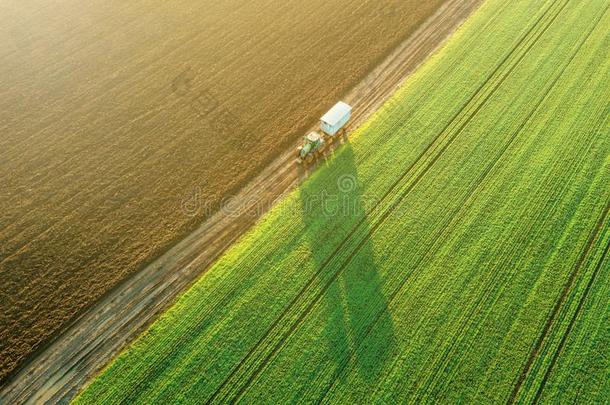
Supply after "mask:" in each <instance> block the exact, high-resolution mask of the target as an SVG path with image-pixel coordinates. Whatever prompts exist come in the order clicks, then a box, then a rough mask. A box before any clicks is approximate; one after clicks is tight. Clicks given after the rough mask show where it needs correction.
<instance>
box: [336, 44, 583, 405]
mask: <svg viewBox="0 0 610 405" xmlns="http://www.w3.org/2000/svg"><path fill="white" fill-rule="evenodd" d="M581 47H582V44H581V45H580V46H577V49H576V51H575V52H574V54H573V56H572V57H571V58H569V61H568V62H567V63H566V64H565V66H564V68H563V69H562V70H561V72H559V74H558V75H557V76H556V77H555V79H552V80H551V83H550V85H548V86H546V90H545V91H543V92H542V94H543V96H542V97H541V98H540V100H539V101H538V103H537V104H536V105H535V106H534V108H533V109H532V110H531V111H530V113H529V114H528V116H527V117H526V118H525V120H524V121H523V122H522V123H521V124H520V125H519V127H518V128H517V129H516V130H515V131H514V132H513V133H512V134H511V135H510V136H509V142H508V143H506V144H505V145H504V147H503V149H502V151H501V152H500V154H499V155H498V157H497V158H496V160H495V161H494V162H493V163H492V164H491V166H490V167H489V168H488V170H487V172H485V173H484V176H483V177H486V176H487V173H488V171H491V170H492V169H493V168H494V166H496V165H497V163H498V162H499V161H500V160H501V158H502V156H503V155H504V154H505V152H506V151H507V150H508V149H509V148H510V146H511V145H512V144H514V141H515V140H516V139H517V138H518V135H519V134H520V133H521V132H522V131H523V129H524V127H525V126H526V125H527V124H528V122H530V121H531V119H532V118H533V116H534V115H535V114H536V113H537V112H538V111H539V110H540V107H541V106H542V104H543V102H544V101H545V100H546V99H547V98H548V95H549V93H550V92H551V90H552V89H553V88H554V87H555V86H556V84H557V82H558V81H559V79H560V78H561V76H562V75H563V74H564V72H565V71H566V70H567V68H568V66H569V65H570V63H571V62H572V60H573V59H574V56H575V54H576V53H578V51H579V50H580V49H581ZM484 180H485V178H483V179H481V180H480V182H479V184H477V186H476V187H475V190H473V193H472V194H471V195H470V196H469V197H467V199H466V200H468V201H466V200H464V201H462V202H461V203H460V205H459V207H460V208H459V209H458V210H457V212H455V213H454V214H452V218H451V219H450V221H448V222H447V223H445V224H444V225H443V226H442V228H443V229H444V231H443V232H440V233H439V234H438V235H436V236H435V237H434V238H433V239H434V240H436V241H438V240H439V239H442V237H443V235H447V234H450V233H451V232H452V230H453V227H454V226H455V225H456V224H457V221H456V220H457V218H458V217H459V215H460V213H461V212H463V211H465V210H467V208H468V205H469V204H470V202H471V201H472V198H471V197H474V196H475V194H476V191H477V190H476V188H481V186H482V183H483V181H484ZM566 188H567V184H564V187H563V188H562V189H563V190H565V189H566ZM551 202H552V201H551ZM553 205H554V206H555V205H556V204H553ZM542 211H543V212H548V211H547V210H546V209H545V210H542ZM543 212H539V214H538V216H537V218H539V217H541V216H542V213H543ZM439 246H440V244H439ZM435 253H436V251H434V250H433V246H431V247H430V248H429V249H428V250H427V251H426V252H425V254H424V256H423V257H422V258H421V259H420V260H418V261H417V263H416V264H415V265H414V267H417V266H418V265H419V264H420V263H422V262H424V260H427V259H430V258H431V257H432V256H433V255H434V254H435ZM406 281H407V280H404V281H403V282H402V283H401V285H400V287H399V288H398V289H397V290H396V292H397V293H398V292H400V290H401V289H402V287H403V286H404V285H405V284H406ZM491 287H492V286H488V289H489V290H491V289H492V288H491ZM485 291H487V290H485ZM485 291H484V292H483V293H482V294H480V296H479V301H478V303H477V304H476V308H478V307H480V305H481V302H482V301H483V299H484V298H485V296H486V293H485ZM395 295H396V294H393V295H392V296H391V297H390V299H389V301H388V302H389V303H391V302H392V301H393V300H394V296H395ZM476 308H473V309H472V311H471V313H470V314H469V315H468V317H467V319H465V320H464V321H463V322H462V326H461V327H458V328H456V333H455V334H456V335H457V334H458V333H460V332H463V331H464V330H463V326H464V325H466V324H468V323H469V321H470V317H472V316H473V314H474V313H476ZM381 312H382V311H381ZM380 316H381V313H378V317H380ZM376 322H377V320H375V321H374V322H373V324H371V325H370V326H369V328H367V331H366V332H365V334H364V335H363V336H362V340H360V342H363V341H364V340H365V339H366V338H367V337H368V335H369V334H370V332H371V331H372V330H373V329H374V326H373V325H374V324H375V323H376ZM450 340H452V345H451V346H450V347H449V348H447V349H446V350H445V354H444V355H443V356H441V358H439V359H438V361H437V363H435V365H434V366H432V367H431V369H433V370H437V372H436V374H438V373H439V372H438V369H439V367H441V364H438V363H442V364H444V366H443V367H445V365H446V361H445V360H446V359H447V356H448V353H450V352H451V351H452V350H453V347H454V346H455V345H457V342H456V341H455V340H454V339H450ZM348 360H349V359H347V360H346V361H348ZM345 366H346V364H343V365H342V367H345ZM340 373H341V371H339V373H338V374H340ZM430 378H432V381H430ZM430 378H428V379H427V380H426V382H425V383H424V384H425V385H426V388H427V387H428V386H429V385H430V384H431V383H433V382H434V381H435V379H436V378H435V377H430ZM329 389H330V387H329ZM418 391H419V390H418ZM424 392H426V391H425V390H424ZM420 399H421V398H418V400H417V402H419V400H420Z"/></svg>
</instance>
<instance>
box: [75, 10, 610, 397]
mask: <svg viewBox="0 0 610 405" xmlns="http://www.w3.org/2000/svg"><path fill="white" fill-rule="evenodd" d="M607 8H608V3H607V2H604V1H597V0H589V1H580V2H577V1H574V0H547V1H534V0H530V1H519V2H514V1H510V0H490V1H488V2H486V3H485V4H484V5H483V6H482V8H481V9H480V10H479V11H478V12H477V13H476V14H475V15H474V16H473V17H472V18H471V19H470V20H469V21H468V22H467V24H466V25H465V26H464V27H463V28H462V29H461V30H460V31H458V33H456V34H455V36H454V37H453V38H452V39H451V41H450V42H449V43H448V44H447V45H446V46H445V47H444V48H443V50H442V51H441V52H439V53H438V54H437V55H435V56H434V57H433V58H432V59H431V60H430V61H429V62H428V63H426V65H424V66H423V67H422V68H421V69H420V70H419V71H418V72H417V73H416V74H415V75H414V76H413V77H412V78H411V79H410V80H409V81H408V82H407V83H406V85H405V86H404V87H403V88H401V89H400V90H399V91H398V93H397V94H396V95H395V96H394V97H393V98H392V99H391V100H390V101H389V102H388V103H386V105H384V107H383V108H382V109H381V110H380V111H378V112H377V113H376V114H375V115H374V116H373V117H372V118H371V119H370V120H369V122H367V123H366V124H365V125H364V126H363V127H362V128H360V129H359V130H358V131H357V132H356V133H355V134H353V136H352V137H351V141H350V143H349V144H347V145H344V146H342V147H341V148H340V149H339V150H338V151H337V152H336V153H335V155H334V156H333V157H332V158H330V159H328V161H326V162H325V163H324V165H323V167H322V168H321V169H319V170H318V171H317V172H316V173H314V174H313V175H312V176H311V178H310V179H308V180H307V181H306V182H305V183H304V184H303V185H301V186H300V187H299V188H298V189H297V190H296V191H294V192H293V193H291V194H290V195H289V196H287V197H286V198H285V199H284V200H283V201H281V202H280V203H279V204H278V205H277V206H276V207H275V208H274V209H273V210H271V211H270V212H269V213H268V214H267V215H266V216H265V217H264V218H263V219H262V220H261V221H260V222H259V223H258V224H257V226H256V227H255V228H254V229H253V230H252V231H250V232H249V233H248V234H247V235H246V236H245V237H243V238H242V240H240V241H239V242H238V243H237V244H236V245H235V246H234V247H233V248H232V249H231V250H230V251H229V252H227V254H225V255H224V256H223V257H222V258H221V259H220V260H219V261H218V262H217V263H216V264H215V265H214V266H213V267H212V268H211V269H210V270H209V271H208V272H207V273H206V274H205V275H204V276H203V277H202V278H201V279H200V280H199V281H198V282H197V283H196V284H195V285H194V286H193V287H192V288H191V289H190V290H189V291H187V292H186V293H185V294H184V295H183V296H182V297H181V298H180V299H179V300H178V302H177V303H176V304H175V305H174V307H172V308H171V309H170V310H169V311H168V312H167V313H166V314H164V315H163V316H162V317H161V318H160V319H159V320H158V321H157V322H156V323H155V324H154V325H153V326H152V327H151V328H150V329H149V330H148V331H147V332H146V333H144V334H143V336H142V337H141V338H140V339H138V340H137V341H136V342H135V343H134V344H133V345H132V346H131V347H130V348H129V349H128V350H126V351H125V352H124V353H123V354H122V355H121V356H119V357H118V358H117V359H116V360H115V361H114V362H113V363H112V364H111V365H110V366H109V367H108V368H107V369H106V370H105V371H104V372H103V373H102V374H101V375H100V376H99V377H98V378H97V379H96V380H94V382H93V383H92V384H91V385H90V386H89V387H88V388H87V389H86V390H85V391H84V392H83V393H82V394H81V396H80V397H79V398H78V399H77V401H81V402H98V401H99V402H103V401H110V400H122V401H125V402H150V401H157V402H175V401H185V402H207V401H209V402H230V401H234V400H239V399H242V400H244V401H246V402H249V401H257V402H274V403H278V402H290V401H305V402H308V401H320V400H325V401H329V402H369V401H370V400H375V401H385V402H395V401H416V400H418V401H424V402H439V401H450V402H453V401H460V400H461V401H468V402H473V401H474V402H506V401H507V400H509V401H524V402H531V401H533V400H536V399H544V400H549V401H550V400H556V399H557V398H561V399H562V400H569V399H574V398H577V396H578V399H580V400H598V401H599V400H601V399H602V398H604V395H606V396H608V395H609V394H610V387H609V386H608V384H607V383H606V384H605V385H604V384H603V383H600V384H597V385H595V384H594V383H595V382H598V383H599V382H600V381H604V378H605V377H606V376H607V373H608V366H609V365H610V358H609V355H608V353H607V350H606V352H603V350H604V343H607V342H608V339H609V338H610V330H608V328H607V321H608V311H607V309H608V308H607V302H605V301H604V294H606V295H605V296H606V297H607V293H608V288H610V287H609V285H610V279H609V277H610V275H609V274H608V273H609V271H608V257H607V256H608V252H607V246H608V243H609V238H610V235H609V233H610V221H609V220H608V218H607V215H608V213H607V207H608V201H609V200H608V199H609V198H610V188H609V187H608V186H607V185H608V182H609V181H610V158H609V155H610V137H608V120H607V118H608V115H609V112H610V110H609V105H608V100H609V99H610V86H607V83H609V82H610V80H609V79H610V77H609V73H610V70H609V69H610V61H609V60H608V58H607V53H608V49H610V45H609V41H610V34H609V33H608V32H607V30H605V29H604V27H607V26H609V25H610V14H608V12H607ZM603 83H605V84H606V85H605V86H603V85H601V84H603ZM604 305H605V307H604ZM604 311H605V312H604ZM584 331H589V332H588V333H589V334H591V335H593V336H594V337H595V339H594V341H591V342H590V341H587V340H586V335H584V333H585V332H584ZM581 345H582V347H583V349H584V350H585V353H586V356H588V359H589V360H588V361H587V360H585V359H581V357H580V356H581V355H583V353H580V352H579V351H578V350H579V347H580V346H581ZM606 347H607V346H606ZM600 351H602V352H603V353H602V354H601V355H600V354H599V352H600ZM564 356H569V358H575V359H578V361H567V360H565V361H564V360H563V358H564ZM592 358H595V359H596V360H598V359H600V358H601V360H600V361H601V362H602V363H601V364H596V365H591V364H590V363H591V362H592V361H593V360H592ZM573 364H581V365H582V366H581V367H579V368H577V369H574V368H573V367H572V365H573ZM583 370H584V371H583ZM585 371H588V372H590V373H591V374H592V375H587V374H586V373H585ZM574 373H576V374H578V375H579V376H580V377H581V378H580V379H579V380H578V381H576V382H575V381H574V380H573V379H572V378H570V376H572V375H573V374H574ZM604 373H606V374H604ZM606 380H607V379H606ZM564 386H568V387H569V390H565V389H563V387H564ZM594 387H596V389H593V388H594ZM600 387H601V388H600Z"/></svg>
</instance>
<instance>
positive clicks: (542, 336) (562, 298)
mask: <svg viewBox="0 0 610 405" xmlns="http://www.w3.org/2000/svg"><path fill="white" fill-rule="evenodd" d="M609 8H610V4H609V5H608V6H607V7H606V8H605V9H604V11H603V13H601V15H600V16H599V18H598V20H597V21H596V23H595V24H594V25H593V27H592V28H591V30H590V31H589V32H588V33H587V35H586V36H585V37H584V39H583V41H582V42H581V44H580V46H579V49H580V48H581V47H582V45H583V44H584V43H585V42H587V40H588V39H589V38H590V37H591V35H592V33H593V32H594V31H595V28H597V25H598V24H599V22H600V21H601V19H602V18H603V16H604V15H605V14H606V12H607V11H608V9H609ZM574 57H575V55H574V56H573V58H572V59H574ZM609 211H610V199H609V200H608V203H607V205H606V208H605V210H604V212H603V214H602V216H601V217H600V220H599V222H598V223H597V224H596V226H595V229H594V231H593V233H592V234H591V236H590V238H589V240H588V242H587V244H586V245H585V247H584V250H583V251H582V252H581V255H580V257H579V259H578V260H577V262H576V265H575V267H574V270H573V271H572V273H571V274H570V277H569V278H568V281H567V283H566V285H565V287H564V289H563V291H562V294H561V296H560V297H559V300H558V301H557V303H556V304H555V306H554V308H553V310H552V312H551V315H550V316H549V318H548V319H547V322H546V324H545V326H544V329H543V330H542V333H541V334H540V336H539V337H538V340H537V341H536V344H535V346H534V348H533V349H532V351H531V352H530V354H529V356H528V359H527V361H526V363H525V366H524V368H523V369H522V372H521V374H520V375H519V377H518V379H517V382H516V384H515V387H514V390H513V392H512V393H511V396H510V397H509V399H508V401H507V403H509V404H512V403H514V402H515V400H516V398H517V395H518V394H519V391H520V390H521V386H522V385H523V383H524V381H525V378H526V377H527V375H528V373H529V371H530V369H531V367H532V365H533V362H534V360H535V359H536V357H537V356H538V353H539V351H540V349H541V348H542V345H543V343H544V341H545V339H546V337H547V335H548V334H549V332H550V330H551V328H552V326H553V324H554V323H555V321H556V317H557V316H558V314H559V310H560V309H561V308H562V306H563V304H564V302H565V300H566V298H567V297H568V295H569V292H570V290H571V289H572V287H573V285H574V282H575V280H576V276H577V274H578V273H579V270H580V268H581V267H582V265H583V262H584V260H585V259H586V257H587V256H588V255H589V253H590V251H591V250H592V247H593V245H594V243H595V241H596V239H597V237H598V234H599V233H600V232H601V230H602V227H603V225H604V223H605V222H606V220H607V217H608V212H609ZM604 255H605V254H604ZM602 261H603V257H602ZM602 261H600V266H601V262H602ZM597 270H598V269H596V272H594V274H593V276H592V279H593V278H595V276H596V274H597ZM589 287H590V286H587V290H586V291H585V294H584V295H583V298H584V297H586V294H587V292H588V289H589ZM581 306H582V302H581V303H579V306H578V309H577V311H576V313H575V315H577V314H578V311H580V307H581ZM572 323H573V322H571V323H570V325H569V328H568V330H567V331H566V333H565V335H564V336H563V338H562V344H561V346H560V347H562V345H563V342H564V340H565V338H566V336H567V334H569V330H570V329H571V327H572ZM557 355H558V352H557V353H555V355H554V357H553V361H552V365H554V363H555V361H556V356H557ZM549 372H550V368H549V369H548V370H547V373H546V374H545V378H544V380H543V381H544V382H546V378H547V377H548V373H549ZM543 386H544V383H543V384H542V385H541V387H540V390H541V389H542V387H543ZM540 390H539V391H538V392H537V394H536V398H538V396H539V395H540V394H541V391H540Z"/></svg>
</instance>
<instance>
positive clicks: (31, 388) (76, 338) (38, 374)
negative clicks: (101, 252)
mask: <svg viewBox="0 0 610 405" xmlns="http://www.w3.org/2000/svg"><path fill="white" fill-rule="evenodd" d="M480 4H481V0H455V1H454V2H450V3H448V4H447V5H446V6H444V7H442V8H441V9H440V10H439V11H438V12H437V13H436V14H435V15H433V16H432V17H431V18H430V19H429V20H428V21H426V22H425V23H424V24H423V25H422V27H421V28H420V29H418V30H417V31H416V32H415V33H414V34H413V35H412V36H411V37H409V38H408V39H406V40H405V41H404V42H403V44H401V45H400V46H399V48H398V50H397V51H396V52H394V53H393V54H392V55H391V56H390V57H389V58H388V59H387V60H391V62H390V63H386V65H385V66H382V68H380V69H375V70H374V71H373V72H372V73H371V74H370V75H369V76H368V77H367V78H366V79H365V80H364V81H363V82H362V83H361V84H359V85H358V86H356V87H355V88H354V89H353V90H352V91H351V92H350V93H349V94H347V95H346V97H345V99H346V101H348V102H352V103H353V104H355V105H357V106H358V107H359V111H357V112H356V114H354V121H353V122H352V124H351V126H352V127H354V126H357V125H359V124H361V123H363V122H364V120H366V119H367V118H368V117H369V116H370V114H371V113H373V112H374V109H375V108H377V107H378V106H379V104H381V103H382V102H383V101H384V100H385V99H387V98H388V97H389V96H390V95H391V94H392V93H393V92H394V90H395V89H396V88H397V87H398V86H399V85H400V83H401V82H402V81H404V80H405V79H406V77H408V76H409V75H410V74H411V73H412V72H413V71H414V70H415V69H416V68H417V67H418V66H419V65H420V64H421V63H422V62H423V61H424V60H425V59H426V58H427V57H428V56H429V55H430V54H431V53H432V52H434V50H435V49H437V48H438V47H439V46H440V45H441V44H442V43H444V42H445V41H446V39H447V38H448V37H449V35H451V33H453V32H454V31H455V30H456V29H457V27H459V26H460V25H461V24H462V23H463V21H464V20H465V19H466V18H467V17H468V16H469V15H470V14H471V13H472V12H473V11H474V10H475V9H476V8H477V7H478V6H479V5H480ZM414 54H416V55H417V57H414V56H413V55H414ZM387 60H386V62H387ZM382 65H383V64H382ZM394 66H398V68H393V67H394ZM386 70H389V71H394V72H398V73H397V74H396V76H395V77H392V78H391V79H388V78H387V77H386V75H385V71H386ZM371 88H372V89H373V91H370V90H367V89H371ZM360 111H361V112H360ZM337 146H338V145H337ZM295 147H296V145H294V147H291V148H290V149H289V150H288V151H287V152H286V153H284V154H282V155H281V156H279V157H278V158H277V159H276V160H275V161H273V162H272V163H271V164H270V165H269V166H268V167H267V168H266V169H264V170H263V171H262V172H261V174H260V175H259V176H257V177H256V178H255V179H254V180H253V181H252V182H251V183H250V184H249V185H247V186H246V187H244V188H243V189H242V190H240V192H239V193H237V194H236V196H235V199H236V201H256V202H258V203H261V202H263V203H268V204H271V203H272V202H273V201H275V200H277V198H279V197H280V196H282V195H284V194H285V193H287V192H288V191H290V190H291V189H292V188H293V187H294V186H296V185H297V184H299V183H300V182H301V181H303V180H304V179H305V178H306V177H307V176H308V175H309V174H310V172H311V171H313V170H314V169H315V165H313V166H312V167H310V168H309V169H306V170H300V169H299V168H298V166H297V165H296V164H295V159H294V152H293V150H294V148H295ZM263 184H265V185H266V186H265V187H264V188H265V191H264V192H261V191H260V189H259V190H257V187H261V186H262V185H263ZM253 196H254V197H256V198H250V197H253ZM268 206H269V205H265V207H268ZM251 208H253V211H254V212H252V211H251V210H250V209H251ZM245 211H246V212H244V213H242V214H241V215H239V216H226V215H224V214H223V213H222V212H219V213H216V214H215V215H213V216H212V217H211V218H210V219H209V220H208V221H206V222H205V223H204V224H202V225H201V226H200V228H198V229H197V230H195V231H194V232H193V233H192V234H190V235H189V236H187V237H186V238H185V239H184V240H183V241H181V242H180V243H178V244H177V245H176V246H174V247H173V248H172V249H170V250H169V251H168V252H166V253H165V254H163V255H162V256H160V257H159V258H158V259H157V260H155V261H154V262H152V263H151V264H150V265H148V266H147V267H146V268H144V269H143V270H142V271H140V272H139V273H137V274H134V276H133V277H130V278H129V279H128V280H125V282H123V283H121V284H120V285H118V286H117V287H115V288H114V289H112V290H111V291H110V292H109V293H108V294H106V295H105V296H104V297H102V299H101V300H100V301H98V303H97V304H95V305H93V306H92V307H90V308H88V309H86V310H85V311H83V312H82V313H81V314H80V315H79V316H78V317H76V318H75V320H74V321H73V322H72V323H71V324H69V325H68V326H67V327H66V329H65V330H64V331H63V332H62V333H60V334H58V335H56V336H55V337H54V338H52V339H50V340H49V342H48V343H47V344H46V345H45V346H43V347H41V348H40V349H39V350H37V351H36V352H34V353H33V354H32V356H31V357H30V358H29V359H28V360H27V361H26V362H25V363H24V364H23V365H22V366H21V367H20V368H18V369H17V370H15V372H13V373H12V374H11V375H10V376H9V377H8V378H7V379H6V380H5V382H4V386H3V387H2V388H1V389H0V402H7V403H31V402H42V401H55V402H67V401H69V400H70V399H71V398H73V397H74V396H75V395H76V394H77V393H78V392H79V391H80V389H81V388H82V387H83V386H84V385H85V384H86V383H87V382H88V380H89V378H90V377H91V376H93V375H94V374H95V373H97V372H98V371H99V370H100V369H101V368H102V367H103V366H105V365H106V364H107V362H108V361H109V360H110V359H112V358H113V357H114V356H116V355H117V354H118V353H119V352H120V351H121V350H122V348H123V347H125V346H126V345H127V344H128V343H129V342H131V341H132V340H133V339H134V338H135V337H137V336H138V335H139V333H140V332H142V331H143V330H144V329H145V328H146V327H147V326H148V325H150V323H152V321H154V319H156V317H157V316H158V315H159V314H160V313H161V312H162V311H163V310H165V309H166V308H168V307H169V306H170V305H171V304H172V303H173V301H174V299H175V298H176V296H177V295H178V294H180V293H181V292H182V291H184V290H185V289H186V288H187V287H188V286H190V285H191V284H192V283H193V282H194V281H195V280H196V279H197V278H198V277H199V276H200V275H201V274H202V272H203V271H204V270H205V269H207V268H208V267H209V266H210V265H211V264H212V263H213V262H214V261H215V260H216V259H217V258H218V257H219V256H220V255H221V254H222V253H223V252H224V251H225V250H226V249H227V248H228V247H229V246H230V245H231V244H232V243H233V242H234V241H235V240H236V239H237V238H238V237H239V236H241V235H242V234H243V233H244V232H245V231H246V230H247V229H249V228H250V226H252V225H253V224H254V222H255V221H256V220H257V219H258V218H259V217H260V216H261V215H262V214H263V213H264V212H260V211H259V210H258V209H257V208H256V207H246V210H245Z"/></svg>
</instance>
